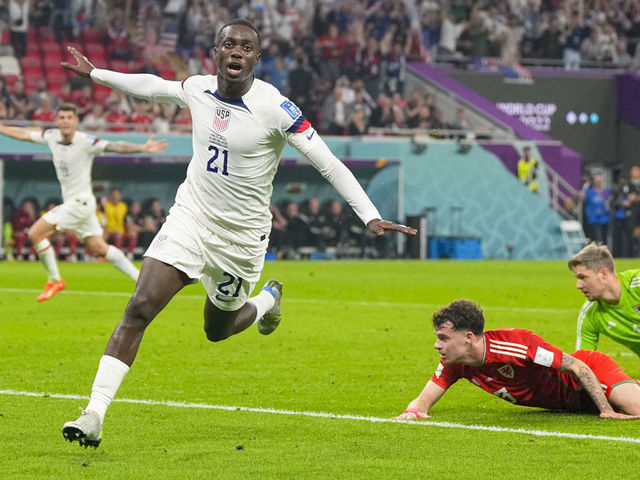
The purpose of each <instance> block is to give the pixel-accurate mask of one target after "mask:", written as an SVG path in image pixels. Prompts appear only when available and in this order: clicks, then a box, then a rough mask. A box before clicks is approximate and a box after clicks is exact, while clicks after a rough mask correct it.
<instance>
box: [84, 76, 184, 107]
mask: <svg viewBox="0 0 640 480" xmlns="http://www.w3.org/2000/svg"><path fill="white" fill-rule="evenodd" d="M91 79H92V80H93V81H95V82H97V83H100V84H102V85H106V86H107V87H109V88H113V89H114V90H118V91H120V92H124V93H126V94H129V95H133V96H135V97H140V98H146V99H148V100H153V101H156V102H164V103H175V104H177V105H180V106H181V107H186V106H187V97H186V94H185V91H184V80H183V81H182V82H175V81H170V80H165V79H163V78H160V77H158V76H156V75H150V74H148V73H119V72H113V71H111V70H103V69H101V68H94V69H93V70H92V71H91Z"/></svg>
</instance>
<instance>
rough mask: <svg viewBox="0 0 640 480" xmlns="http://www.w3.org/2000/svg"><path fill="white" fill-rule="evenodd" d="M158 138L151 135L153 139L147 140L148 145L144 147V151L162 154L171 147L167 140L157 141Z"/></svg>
mask: <svg viewBox="0 0 640 480" xmlns="http://www.w3.org/2000/svg"><path fill="white" fill-rule="evenodd" d="M155 138H156V136H155V134H154V135H151V137H149V140H147V143H145V144H144V147H142V150H143V151H144V152H146V153H160V152H162V151H164V149H165V148H167V147H168V146H169V144H168V143H167V141H166V140H164V139H163V140H157V141H156V140H155Z"/></svg>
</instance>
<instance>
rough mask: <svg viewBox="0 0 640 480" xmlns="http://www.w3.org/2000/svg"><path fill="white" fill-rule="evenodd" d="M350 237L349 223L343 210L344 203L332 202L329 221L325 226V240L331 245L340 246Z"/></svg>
mask: <svg viewBox="0 0 640 480" xmlns="http://www.w3.org/2000/svg"><path fill="white" fill-rule="evenodd" d="M348 238H349V223H348V221H347V217H346V215H345V214H344V212H343V209H342V203H340V202H339V201H337V200H334V201H333V202H331V205H330V207H329V215H328V221H327V224H326V227H325V242H326V244H327V246H329V247H336V248H337V247H340V245H341V244H342V243H345V242H346V241H347V240H348Z"/></svg>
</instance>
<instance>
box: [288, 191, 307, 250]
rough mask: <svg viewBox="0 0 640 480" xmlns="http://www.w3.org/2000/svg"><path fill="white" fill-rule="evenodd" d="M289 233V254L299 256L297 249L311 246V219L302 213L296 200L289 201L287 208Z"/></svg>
mask: <svg viewBox="0 0 640 480" xmlns="http://www.w3.org/2000/svg"><path fill="white" fill-rule="evenodd" d="M286 218H287V235H286V238H285V243H286V246H287V247H288V248H289V250H290V252H289V256H291V257H292V258H297V255H298V254H297V250H298V249H299V248H300V247H306V246H309V223H308V221H309V219H308V218H307V217H306V216H305V215H303V214H301V213H300V209H299V208H298V204H297V203H296V202H289V203H288V204H287V210H286Z"/></svg>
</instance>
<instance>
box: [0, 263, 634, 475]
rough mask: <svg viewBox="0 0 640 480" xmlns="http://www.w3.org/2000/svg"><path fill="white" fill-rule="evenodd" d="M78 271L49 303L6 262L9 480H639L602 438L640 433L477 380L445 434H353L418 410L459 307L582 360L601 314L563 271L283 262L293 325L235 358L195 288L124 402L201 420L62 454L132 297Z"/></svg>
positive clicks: (110, 425)
mask: <svg viewBox="0 0 640 480" xmlns="http://www.w3.org/2000/svg"><path fill="white" fill-rule="evenodd" d="M634 266H637V263H634V262H629V261H626V262H618V269H619V270H624V269H626V268H631V267H634ZM61 272H62V274H63V276H64V278H65V281H66V282H67V290H66V291H65V292H63V293H61V294H59V295H58V296H57V297H56V298H54V299H53V300H51V301H49V302H44V303H42V304H39V303H38V302H36V296H37V295H38V293H39V292H40V290H41V288H42V287H43V286H44V282H45V274H44V271H43V269H42V267H41V265H40V264H39V263H37V262H34V263H28V262H27V263H6V262H5V263H1V264H0V273H1V274H0V390H2V392H3V393H1V394H0V478H3V479H5V478H6V479H62V478H74V479H84V478H86V479H93V480H97V479H143V478H150V479H151V478H154V479H165V478H166V479H200V478H202V479H209V478H221V479H247V478H275V479H279V478H283V479H288V478H292V479H294V478H295V479H319V478H348V479H378V478H385V479H398V478H400V479H413V478H431V477H432V478H438V479H443V478H452V479H463V478H469V479H475V478H490V477H498V478H514V479H516V478H517V479H546V478H562V479H564V478H566V479H571V480H576V479H595V478H597V479H608V478H611V479H614V478H615V479H621V478H622V479H626V478H638V471H639V470H638V468H639V465H640V460H639V458H640V457H639V454H638V452H639V451H640V445H638V443H631V442H625V441H619V440H615V439H609V440H607V439H604V438H588V437H586V436H587V435H597V436H601V437H603V436H608V437H616V438H618V437H625V438H632V439H636V440H638V439H640V422H638V421H635V422H616V421H603V420H600V419H598V418H597V417H595V416H588V415H570V414H561V413H551V412H546V411H543V410H538V409H532V408H525V407H517V406H512V405H510V404H509V403H508V402H505V401H503V400H500V399H498V398H493V397H492V396H491V395H489V394H487V393H486V392H483V391H481V390H480V389H478V388H477V387H474V386H473V385H471V384H470V383H468V382H466V381H461V382H458V384H456V385H455V386H454V387H452V389H451V390H450V391H449V392H448V393H447V394H446V395H445V396H444V397H443V399H442V400H441V401H440V402H439V403H438V404H437V405H436V406H435V407H434V408H433V410H432V412H431V413H432V415H433V420H432V421H426V422H425V421H422V422H405V423H394V422H372V421H366V420H363V419H348V418H344V417H341V416H344V415H353V416H358V417H375V418H379V419H389V418H390V417H392V416H394V415H397V414H399V413H400V412H402V411H403V409H404V408H405V406H406V404H407V403H408V402H409V401H410V400H411V399H412V398H414V397H415V396H416V395H417V394H418V392H419V391H420V389H421V388H422V387H423V386H424V384H425V382H426V380H427V379H428V378H429V377H430V376H431V375H432V373H433V371H434V369H435V367H436V365H437V362H438V355H437V353H436V352H435V350H433V342H434V340H435V337H434V336H433V333H432V327H431V324H430V317H431V314H432V313H433V311H434V310H435V309H436V308H438V307H439V306H441V305H444V304H446V303H448V302H449V301H451V300H453V299H455V298H459V297H465V298H471V299H473V300H476V301H478V302H479V303H480V304H481V305H483V306H484V307H485V315H486V318H487V328H488V329H490V328H498V327H519V328H527V329H531V330H534V331H536V332H538V333H539V334H541V335H542V336H543V337H545V338H546V339H547V340H549V341H550V342H552V343H554V344H556V345H557V346H558V347H560V348H562V349H564V350H566V351H568V352H571V351H573V349H574V346H575V325H576V318H577V313H578V310H579V307H580V305H581V304H582V302H583V299H582V295H581V294H580V292H578V291H576V290H575V282H574V280H573V277H572V275H571V273H570V272H569V271H568V270H567V267H566V264H565V263H564V262H560V261H559V262H498V261H484V262H454V261H442V262H418V261H397V262H383V261H379V262H378V261H376V262H364V261H363V262H275V263H267V265H266V266H265V269H264V272H263V281H264V280H266V279H268V278H272V277H275V278H279V279H281V280H282V281H283V282H284V299H283V312H284V319H283V323H282V325H281V326H280V328H279V329H278V330H277V331H276V332H275V333H274V334H273V335H271V336H268V337H264V336H261V335H259V334H258V332H257V329H255V328H251V329H249V330H248V331H246V332H243V333H242V334H240V335H237V336H235V337H232V338H230V339H228V340H226V341H224V342H221V343H216V344H214V343H210V342H208V341H207V340H206V337H205V336H204V333H203V330H202V308H203V304H204V290H203V288H202V287H201V286H199V285H198V286H191V287H188V288H185V289H184V291H183V292H181V293H180V294H179V295H178V296H177V297H176V298H175V299H174V300H173V301H172V302H171V303H170V305H169V306H168V307H167V308H166V309H165V311H164V312H162V313H161V314H160V315H159V316H158V318H157V319H156V320H155V321H154V322H153V323H152V325H151V326H150V327H149V329H148V330H147V332H146V334H145V338H144V340H143V342H142V347H141V349H140V352H139V354H138V358H137V360H136V362H135V363H134V365H133V367H132V369H131V371H130V372H129V374H128V376H127V377H126V378H125V380H124V383H123V385H122V387H121V388H120V391H119V392H118V395H117V397H116V398H117V399H119V400H124V399H133V400H152V401H156V402H167V401H173V402H184V403H186V404H192V405H191V406H188V407H185V408H178V407H176V406H170V405H166V404H162V403H160V404H158V403H155V404H153V403H151V404H143V403H130V402H124V401H114V402H113V403H112V404H111V408H110V409H109V412H108V414H107V417H106V421H105V425H104V428H103V442H102V445H101V446H100V448H98V449H97V450H93V449H89V450H85V449H83V448H80V447H79V446H78V445H77V444H69V443H67V442H65V441H64V440H63V438H62V435H61V432H60V429H61V427H62V424H63V423H64V422H65V421H67V420H70V419H73V418H75V417H76V416H77V415H78V413H79V410H78V407H84V406H86V403H87V401H86V400H85V399H78V398H61V397H59V396H56V394H63V395H76V396H77V395H81V396H87V395H89V392H90V389H91V383H92V381H93V377H94V374H95V371H96V367H97V364H98V360H99V358H100V356H101V355H102V352H103V351H104V347H105V345H106V342H107V340H108V338H109V335H110V334H111V331H112V330H113V327H114V326H115V324H116V323H117V322H118V320H119V319H120V316H121V315H122V312H123V310H124V307H125V305H126V302H127V300H128V295H129V294H130V293H131V291H132V290H133V284H132V283H130V281H129V280H128V279H127V278H126V277H124V276H123V275H122V274H120V273H119V272H117V271H116V270H115V269H114V268H112V267H111V266H110V265H104V264H62V265H61ZM601 350H603V351H605V352H607V353H609V354H611V355H612V356H613V357H614V358H615V359H616V360H617V361H618V362H619V363H620V364H621V365H622V367H623V368H624V369H625V370H626V371H627V372H628V373H629V374H631V375H632V376H634V378H639V377H640V359H638V358H637V357H634V356H631V355H629V354H627V352H626V350H625V349H624V348H623V347H621V346H620V345H617V344H615V343H613V342H611V341H608V340H606V339H605V340H604V341H603V342H602V345H601ZM9 391H15V392H33V393H45V395H35V396H28V395H26V394H19V395H18V394H9V393H8V392H9ZM46 394H48V395H46ZM193 404H201V406H202V405H210V406H230V407H248V408H251V409H259V408H263V409H267V411H259V410H250V411H246V410H238V409H234V408H231V409H229V410H219V409H211V408H201V407H197V406H195V405H193ZM268 409H275V410H288V411H293V412H316V413H326V414H334V415H336V417H335V418H326V417H315V416H309V415H302V414H300V415H283V414H276V413H273V412H271V411H269V410H268ZM429 422H431V423H432V425H429ZM433 422H451V423H454V424H459V425H461V426H467V425H481V426H486V427H502V428H504V429H508V430H507V431H486V430H471V429H468V428H462V427H461V426H457V427H453V428H445V427H443V426H435V425H436V424H434V423H433ZM438 425H439V424H438ZM513 430H526V431H545V432H550V435H549V436H541V435H534V434H532V433H526V432H522V431H521V432H514V431H513ZM558 433H571V434H576V435H577V436H576V437H575V438H568V437H562V436H559V435H558Z"/></svg>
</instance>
